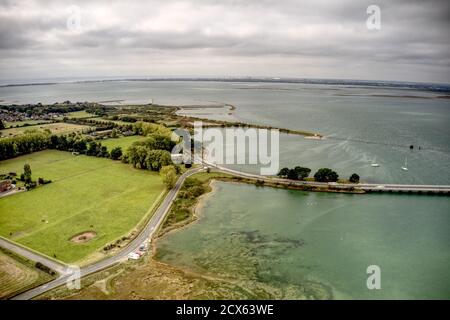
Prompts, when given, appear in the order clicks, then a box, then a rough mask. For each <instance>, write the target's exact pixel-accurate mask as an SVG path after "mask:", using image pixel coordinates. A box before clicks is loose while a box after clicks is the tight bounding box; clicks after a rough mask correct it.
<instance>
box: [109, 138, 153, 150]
mask: <svg viewBox="0 0 450 320" xmlns="http://www.w3.org/2000/svg"><path fill="white" fill-rule="evenodd" d="M145 138H146V137H144V136H128V137H120V138H110V139H106V140H102V141H100V142H101V144H102V146H105V147H106V148H108V151H111V150H112V149H113V148H115V147H121V148H122V152H125V151H126V150H127V149H128V147H129V146H131V145H132V144H133V142H135V141H141V140H144V139H145Z"/></svg>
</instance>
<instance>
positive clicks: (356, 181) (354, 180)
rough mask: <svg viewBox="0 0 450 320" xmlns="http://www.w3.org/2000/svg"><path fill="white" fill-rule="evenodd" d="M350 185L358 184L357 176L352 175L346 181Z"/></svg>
mask: <svg viewBox="0 0 450 320" xmlns="http://www.w3.org/2000/svg"><path fill="white" fill-rule="evenodd" d="M348 180H349V181H350V182H351V183H359V175H357V174H356V173H353V174H352V175H351V176H350V178H349V179H348Z"/></svg>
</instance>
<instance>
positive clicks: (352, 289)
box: [158, 182, 450, 299]
mask: <svg viewBox="0 0 450 320" xmlns="http://www.w3.org/2000/svg"><path fill="white" fill-rule="evenodd" d="M216 187H217V191H216V192H215V193H214V194H213V195H212V196H211V197H210V198H208V199H207V200H206V203H205V205H204V207H203V209H202V211H201V218H200V220H199V221H197V222H196V223H193V224H192V225H190V226H188V227H187V228H185V229H183V230H181V231H177V232H175V233H171V234H168V235H167V236H165V237H164V238H162V239H161V240H159V241H158V258H159V259H161V260H162V261H165V262H169V263H172V264H175V265H180V266H184V267H188V268H192V269H194V270H196V271H200V272H204V273H210V274H214V275H219V276H221V277H227V278H231V279H233V280H238V281H241V282H242V283H247V285H248V283H252V285H251V286H253V285H255V286H256V283H259V284H265V285H268V286H270V287H273V288H277V289H278V290H279V291H277V292H281V293H279V296H278V297H281V298H305V296H304V294H305V292H307V293H309V295H308V297H310V298H326V297H332V298H334V299H342V298H350V299H381V298H383V299H433V298H437V299H448V298H450V269H449V267H448V266H449V265H450V232H449V226H450V212H449V208H450V199H449V198H448V197H440V196H432V197H428V196H422V197H420V196H408V195H402V196H398V195H344V194H328V193H306V192H299V191H293V190H282V189H273V188H261V187H260V188H258V187H255V186H253V185H244V184H231V183H223V182H218V183H217V184H216ZM243 196H244V197H245V201H244V203H243ZM369 265H378V266H379V267H380V268H381V290H368V289H367V286H366V280H367V277H368V275H367V274H366V269H367V267H368V266H369ZM319 288H321V289H319ZM324 292H326V293H327V294H328V295H327V294H325V295H324Z"/></svg>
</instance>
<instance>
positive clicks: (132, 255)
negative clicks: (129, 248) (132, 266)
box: [128, 252, 141, 260]
mask: <svg viewBox="0 0 450 320" xmlns="http://www.w3.org/2000/svg"><path fill="white" fill-rule="evenodd" d="M140 257H141V256H140V255H138V254H137V253H135V252H130V253H129V254H128V260H139V258H140Z"/></svg>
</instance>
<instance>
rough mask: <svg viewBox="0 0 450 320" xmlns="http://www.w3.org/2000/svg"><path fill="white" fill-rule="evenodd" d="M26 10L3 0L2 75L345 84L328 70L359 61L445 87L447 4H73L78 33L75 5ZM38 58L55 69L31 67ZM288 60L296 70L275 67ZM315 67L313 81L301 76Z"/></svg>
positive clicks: (367, 69) (370, 70) (448, 73)
mask: <svg viewBox="0 0 450 320" xmlns="http://www.w3.org/2000/svg"><path fill="white" fill-rule="evenodd" d="M30 3H31V4H30V5H28V4H27V5H25V4H23V3H22V2H16V1H0V8H2V9H0V10H1V11H0V12H1V14H0V56H1V58H2V60H3V61H5V62H4V63H0V74H6V75H7V76H14V74H13V71H11V70H12V66H14V65H15V66H17V68H16V71H15V72H17V73H21V74H24V73H26V72H27V71H28V72H36V73H39V72H43V71H45V72H47V73H50V74H49V76H52V74H51V73H52V72H55V73H59V72H62V71H61V70H64V72H66V73H69V74H70V73H71V72H72V73H77V74H78V73H80V72H81V71H80V70H81V69H79V66H80V65H81V66H83V65H89V66H93V67H92V68H91V69H90V70H91V71H90V72H91V73H93V74H86V76H91V75H96V76H98V75H101V72H103V70H102V69H98V70H97V69H96V68H95V65H96V64H99V63H98V61H101V63H102V65H103V64H104V63H108V61H110V62H111V69H112V72H115V71H114V64H115V62H116V60H115V59H120V60H121V61H126V65H124V66H121V68H120V69H117V72H123V68H126V67H127V66H128V67H129V70H130V72H135V70H136V69H137V70H139V68H138V67H137V66H136V65H132V64H133V63H134V64H136V63H138V62H139V61H142V62H145V61H147V60H149V59H152V61H155V60H157V61H158V62H159V63H160V66H159V67H160V68H161V70H162V72H164V66H167V70H168V72H172V73H173V72H176V70H175V71H174V69H173V68H176V63H180V64H181V63H183V66H182V67H181V66H180V70H179V73H178V74H182V73H187V74H189V75H195V74H196V73H198V75H202V74H210V70H208V69H207V66H205V65H204V64H199V59H198V58H199V55H201V57H203V58H204V59H211V60H217V59H219V60H222V61H223V63H224V64H225V66H224V68H225V69H227V70H228V72H229V73H228V74H232V73H233V71H234V72H235V73H236V74H238V73H239V72H241V69H239V67H236V66H240V65H241V64H242V63H243V61H248V68H249V69H248V72H252V73H254V74H261V73H262V71H261V70H260V69H259V68H260V66H261V65H264V66H267V68H265V70H264V71H265V72H270V73H274V74H276V75H283V74H289V75H292V72H294V71H295V70H293V68H297V69H298V71H297V72H298V76H312V77H343V78H345V77H347V76H348V75H347V74H344V73H343V69H342V67H339V68H333V66H345V65H351V64H355V63H358V64H359V65H360V66H363V68H362V69H361V74H360V75H357V77H359V78H361V79H364V78H367V77H369V76H368V74H369V75H370V77H377V78H379V79H391V80H415V81H417V80H418V79H419V80H420V79H423V80H424V81H439V82H450V55H449V54H450V41H449V40H450V39H449V36H448V30H450V4H449V2H448V1H444V0H432V1H419V0H416V1H407V0H399V1H387V0H381V1H373V0H371V1H366V0H364V1H348V0H347V1H324V0H310V1H294V0H286V1H270V0H260V1H233V0H222V1H211V0H208V1H207V0H199V1H188V2H185V3H181V4H180V2H173V3H172V2H171V1H168V2H158V1H155V2H152V3H150V4H149V3H147V2H138V1H137V2H135V1H131V2H130V3H129V5H126V6H125V5H121V4H120V3H119V2H115V1H114V2H112V3H111V4H110V2H107V1H96V2H90V1H80V2H77V5H78V6H79V7H80V8H81V9H82V14H83V15H82V18H83V19H84V20H83V21H84V22H86V26H85V27H84V28H83V29H81V31H80V32H78V33H76V32H75V33H72V32H68V30H67V28H66V19H67V13H65V11H64V9H65V8H67V7H68V6H70V5H72V2H64V1H35V2H33V1H31V2H30ZM373 3H375V4H377V5H379V6H380V7H381V22H382V28H381V30H380V31H370V30H367V28H366V26H365V21H366V18H367V14H366V8H367V6H368V5H370V4H373ZM172 4H173V7H170V5H172ZM165 5H168V6H169V7H164V6H165ZM36 8H37V9H36ZM167 8H168V9H167ZM27 10H28V11H29V12H28V11H27ZM34 10H37V11H39V12H38V13H39V14H33V13H34ZM83 10H84V11H83ZM165 10H169V11H165ZM177 10H179V11H178V12H177ZM183 10H186V12H183ZM174 11H175V12H174ZM24 13H25V14H24ZM109 14H112V17H110V16H109ZM211 15H213V16H211ZM96 19H98V20H96ZM103 20H104V21H103ZM152 23H154V25H153V24H152ZM30 51H32V54H30ZM39 57H47V58H48V59H51V61H52V64H50V63H49V62H48V61H47V60H46V59H44V60H40V61H38V60H39ZM127 57H129V58H128V59H127ZM283 57H286V59H285V61H283ZM252 58H253V59H254V60H255V61H257V62H254V61H252V60H251V59H252ZM108 59H110V60H108ZM172 59H173V60H172ZM174 61H175V62H174ZM180 61H182V62H180ZM286 61H292V63H293V67H289V66H284V67H283V68H284V69H283V68H281V67H280V65H282V64H283V65H284V62H286ZM281 62H283V63H281ZM46 63H49V65H46ZM312 63H314V64H315V66H314V70H315V71H314V72H316V73H317V74H302V72H304V70H307V69H310V68H311V64H312ZM226 64H228V65H229V68H227V66H226ZM54 65H58V66H60V67H59V69H58V70H56V69H55V70H54V67H53V66H54ZM174 65H175V67H174ZM186 65H187V66H188V67H189V68H191V69H190V70H187V69H186V68H188V67H185V66H186ZM23 66H27V67H26V68H25V67H23ZM169 66H170V68H169ZM252 66H253V67H252ZM302 66H304V67H302ZM77 68H78V69H77ZM252 68H253V69H252ZM280 68H281V69H280ZM25 69H26V70H25ZM390 69H392V70H399V73H398V74H401V75H402V76H401V77H402V78H401V79H396V78H393V77H395V75H393V74H392V73H389V74H388V73H383V72H384V71H383V70H390ZM246 70H247V69H246ZM83 72H84V70H83ZM142 72H149V71H148V70H145V69H144V70H142ZM265 72H264V73H265ZM352 72H353V71H352ZM144 75H151V74H144ZM218 75H221V74H218ZM405 75H406V76H407V77H408V78H405V77H406V76H405ZM352 76H353V74H352Z"/></svg>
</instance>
